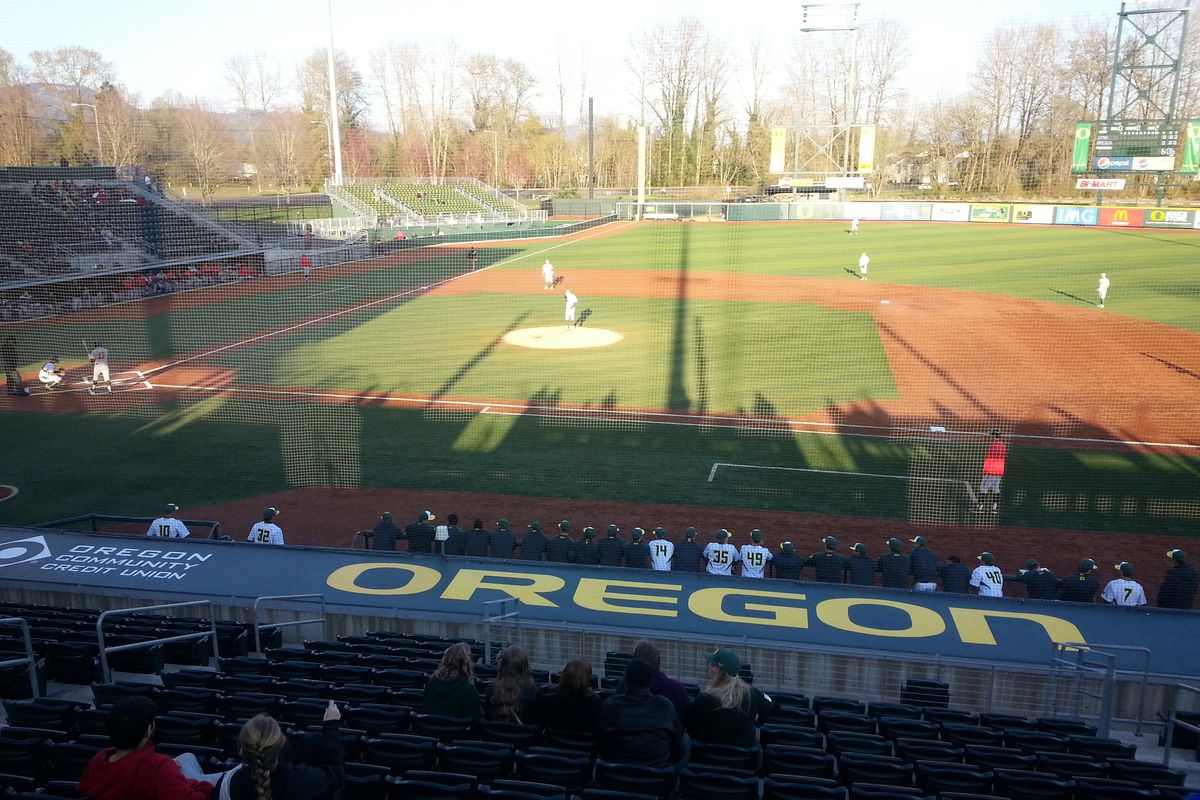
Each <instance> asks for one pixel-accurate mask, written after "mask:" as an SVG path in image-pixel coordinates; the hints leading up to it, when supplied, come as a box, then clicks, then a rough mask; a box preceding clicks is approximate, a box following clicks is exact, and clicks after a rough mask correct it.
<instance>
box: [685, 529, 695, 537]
mask: <svg viewBox="0 0 1200 800" xmlns="http://www.w3.org/2000/svg"><path fill="white" fill-rule="evenodd" d="M683 535H684V536H686V537H687V538H689V539H695V538H696V529H695V528H688V529H687V530H686V531H684V532H683Z"/></svg>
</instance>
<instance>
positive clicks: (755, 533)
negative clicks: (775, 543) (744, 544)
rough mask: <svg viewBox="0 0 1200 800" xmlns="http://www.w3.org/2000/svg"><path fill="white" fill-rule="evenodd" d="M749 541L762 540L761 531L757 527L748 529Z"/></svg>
mask: <svg viewBox="0 0 1200 800" xmlns="http://www.w3.org/2000/svg"><path fill="white" fill-rule="evenodd" d="M750 541H752V542H761V541H762V531H760V530H759V529H758V528H755V529H754V530H752V531H750Z"/></svg>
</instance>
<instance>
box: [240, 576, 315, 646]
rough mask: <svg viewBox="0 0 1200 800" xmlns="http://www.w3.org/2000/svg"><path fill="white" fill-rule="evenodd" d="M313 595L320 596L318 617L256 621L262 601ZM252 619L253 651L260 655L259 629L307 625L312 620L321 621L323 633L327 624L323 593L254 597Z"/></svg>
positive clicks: (301, 598) (312, 621) (303, 598)
mask: <svg viewBox="0 0 1200 800" xmlns="http://www.w3.org/2000/svg"><path fill="white" fill-rule="evenodd" d="M313 597H317V598H320V600H321V616H320V617H313V618H311V619H298V620H293V621H292V622H272V623H270V624H263V625H260V624H259V622H258V609H259V606H261V605H262V603H263V602H264V601H267V600H307V599H311V598H313ZM253 621H254V652H256V653H258V654H259V655H262V639H261V637H260V635H259V631H260V630H274V629H275V628H290V627H292V626H293V625H308V624H311V623H314V622H319V623H321V632H322V633H324V631H325V627H326V625H327V624H328V622H327V620H326V619H325V595H323V594H321V593H319V592H313V593H312V594H275V595H264V596H262V597H256V598H255V599H254V611H253Z"/></svg>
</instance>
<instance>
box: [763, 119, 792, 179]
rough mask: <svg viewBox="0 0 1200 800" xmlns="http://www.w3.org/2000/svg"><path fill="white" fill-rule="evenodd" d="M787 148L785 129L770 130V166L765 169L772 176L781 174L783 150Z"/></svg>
mask: <svg viewBox="0 0 1200 800" xmlns="http://www.w3.org/2000/svg"><path fill="white" fill-rule="evenodd" d="M786 146H787V128H771V166H770V167H769V168H768V169H767V172H770V173H771V174H773V175H779V174H781V173H782V172H783V150H784V148H785V147H786Z"/></svg>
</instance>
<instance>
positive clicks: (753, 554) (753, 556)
mask: <svg viewBox="0 0 1200 800" xmlns="http://www.w3.org/2000/svg"><path fill="white" fill-rule="evenodd" d="M738 558H740V559H741V560H742V577H745V578H761V577H763V570H765V569H766V568H767V562H768V561H770V560H771V551H770V550H768V549H767V548H765V547H763V546H762V545H761V544H744V545H742V549H741V552H739V553H738Z"/></svg>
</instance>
